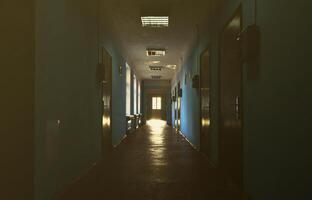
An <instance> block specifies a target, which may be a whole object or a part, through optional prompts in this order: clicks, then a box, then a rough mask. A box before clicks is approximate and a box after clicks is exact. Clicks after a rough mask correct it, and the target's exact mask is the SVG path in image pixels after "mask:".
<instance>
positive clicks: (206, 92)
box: [200, 50, 211, 156]
mask: <svg viewBox="0 0 312 200" xmlns="http://www.w3.org/2000/svg"><path fill="white" fill-rule="evenodd" d="M200 107H201V120H200V125H201V131H200V149H201V151H202V152H203V153H205V154H206V155H208V156H210V148H211V138H210V123H211V121H210V120H211V119H210V108H211V106H210V66H209V51H208V50H206V51H204V52H203V53H202V55H201V57H200Z"/></svg>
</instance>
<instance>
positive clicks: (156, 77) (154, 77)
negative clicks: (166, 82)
mask: <svg viewBox="0 0 312 200" xmlns="http://www.w3.org/2000/svg"><path fill="white" fill-rule="evenodd" d="M151 77H152V79H161V76H151Z"/></svg>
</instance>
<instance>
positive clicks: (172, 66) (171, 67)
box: [166, 65, 177, 69]
mask: <svg viewBox="0 0 312 200" xmlns="http://www.w3.org/2000/svg"><path fill="white" fill-rule="evenodd" d="M166 68H169V69H176V68H177V65H166Z"/></svg>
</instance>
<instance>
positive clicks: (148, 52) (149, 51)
mask: <svg viewBox="0 0 312 200" xmlns="http://www.w3.org/2000/svg"><path fill="white" fill-rule="evenodd" d="M146 55H147V56H165V55H166V50H163V49H147V50H146Z"/></svg>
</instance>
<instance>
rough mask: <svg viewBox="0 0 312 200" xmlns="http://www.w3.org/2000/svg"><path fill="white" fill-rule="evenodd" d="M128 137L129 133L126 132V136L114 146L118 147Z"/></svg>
mask: <svg viewBox="0 0 312 200" xmlns="http://www.w3.org/2000/svg"><path fill="white" fill-rule="evenodd" d="M126 138H127V134H124V136H123V137H122V138H121V140H120V141H119V143H118V144H116V145H113V148H117V147H118V146H119V145H120V144H121V143H122V142H123V141H124V140H125V139H126Z"/></svg>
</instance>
